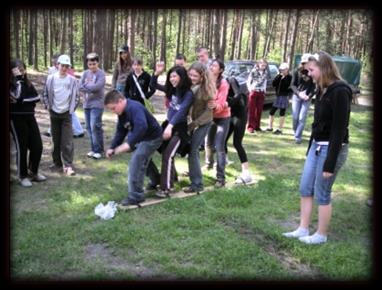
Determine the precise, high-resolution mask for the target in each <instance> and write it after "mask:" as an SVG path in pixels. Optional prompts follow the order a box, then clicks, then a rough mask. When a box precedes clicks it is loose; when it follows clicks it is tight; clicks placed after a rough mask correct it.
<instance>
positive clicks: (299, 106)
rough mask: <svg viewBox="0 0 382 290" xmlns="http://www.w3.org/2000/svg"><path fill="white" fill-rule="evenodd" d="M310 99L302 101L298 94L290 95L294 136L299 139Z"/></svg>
mask: <svg viewBox="0 0 382 290" xmlns="http://www.w3.org/2000/svg"><path fill="white" fill-rule="evenodd" d="M309 105H310V100H307V101H304V100H302V99H300V98H299V97H298V96H296V95H293V97H292V116H293V131H294V138H295V139H296V140H298V141H301V138H302V132H303V131H304V127H305V121H306V117H307V115H308V110H309Z"/></svg>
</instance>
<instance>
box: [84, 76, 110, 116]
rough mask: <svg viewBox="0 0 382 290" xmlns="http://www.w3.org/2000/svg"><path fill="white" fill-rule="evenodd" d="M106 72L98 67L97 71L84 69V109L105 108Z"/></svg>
mask: <svg viewBox="0 0 382 290" xmlns="http://www.w3.org/2000/svg"><path fill="white" fill-rule="evenodd" d="M105 82H106V81H105V72H104V71H103V70H102V69H98V70H97V71H96V72H95V73H93V72H91V71H90V70H86V71H84V73H83V74H82V77H81V80H80V91H81V92H83V93H84V94H85V96H84V101H83V103H84V109H94V108H98V109H103V108H104V103H103V99H104V97H105Z"/></svg>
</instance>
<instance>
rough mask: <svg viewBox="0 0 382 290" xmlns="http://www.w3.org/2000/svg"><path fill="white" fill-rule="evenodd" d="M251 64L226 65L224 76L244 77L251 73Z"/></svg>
mask: <svg viewBox="0 0 382 290" xmlns="http://www.w3.org/2000/svg"><path fill="white" fill-rule="evenodd" d="M252 68H253V64H251V63H228V64H227V65H226V68H225V70H224V75H225V76H235V77H237V76H240V77H246V76H248V74H249V73H250V72H251V70H252Z"/></svg>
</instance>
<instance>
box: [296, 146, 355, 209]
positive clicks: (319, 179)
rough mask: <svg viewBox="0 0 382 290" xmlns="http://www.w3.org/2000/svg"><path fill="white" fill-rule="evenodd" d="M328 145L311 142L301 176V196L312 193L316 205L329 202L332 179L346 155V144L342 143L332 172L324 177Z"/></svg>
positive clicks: (334, 177)
mask: <svg viewBox="0 0 382 290" xmlns="http://www.w3.org/2000/svg"><path fill="white" fill-rule="evenodd" d="M328 147H329V146H328V145H318V144H317V143H316V142H314V141H313V142H312V146H311V147H310V149H309V153H308V156H307V158H306V160H305V165H304V170H303V172H302V176H301V182H300V194H301V197H306V196H313V195H314V197H315V200H316V203H317V204H318V205H328V204H330V201H331V191H332V186H333V183H334V180H335V179H336V176H337V173H338V171H339V170H340V168H341V167H342V165H343V164H344V163H345V161H346V158H347V156H348V145H347V144H344V145H343V146H342V149H341V151H340V153H339V154H338V157H337V162H336V166H335V169H334V174H333V175H332V176H331V177H329V178H324V177H323V176H322V172H323V167H324V163H325V160H326V156H327V154H328Z"/></svg>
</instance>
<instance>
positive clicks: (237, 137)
mask: <svg viewBox="0 0 382 290" xmlns="http://www.w3.org/2000/svg"><path fill="white" fill-rule="evenodd" d="M227 80H228V83H229V85H230V88H229V91H228V98H227V102H228V105H229V106H230V107H231V120H230V126H229V130H228V135H227V138H226V140H225V151H226V154H227V153H228V148H227V143H228V139H229V138H230V137H231V135H232V134H233V146H234V147H235V149H236V151H237V154H238V155H239V159H240V162H241V174H240V175H239V176H238V177H237V179H236V182H235V183H239V184H241V183H244V184H245V183H249V182H251V181H252V177H251V175H250V173H249V166H248V158H247V153H246V152H245V149H244V147H243V138H244V134H245V126H246V124H247V120H248V109H247V105H248V98H247V95H246V94H244V93H242V92H240V89H239V84H238V82H237V80H236V79H235V78H234V77H230V78H228V79H227Z"/></svg>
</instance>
